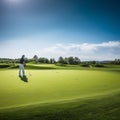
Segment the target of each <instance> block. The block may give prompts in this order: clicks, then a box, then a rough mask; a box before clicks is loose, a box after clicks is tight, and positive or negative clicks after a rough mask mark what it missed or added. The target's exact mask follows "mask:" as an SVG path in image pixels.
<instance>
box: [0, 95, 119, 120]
mask: <svg viewBox="0 0 120 120" xmlns="http://www.w3.org/2000/svg"><path fill="white" fill-rule="evenodd" d="M119 119H120V94H116V95H108V96H99V97H93V98H87V99H77V100H73V101H64V102H58V103H49V104H47V103H46V104H36V105H31V106H23V107H18V108H11V109H10V108H9V109H4V110H0V120H119Z"/></svg>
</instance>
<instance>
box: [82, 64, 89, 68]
mask: <svg viewBox="0 0 120 120" xmlns="http://www.w3.org/2000/svg"><path fill="white" fill-rule="evenodd" d="M81 66H82V67H90V65H89V64H82V65H81Z"/></svg>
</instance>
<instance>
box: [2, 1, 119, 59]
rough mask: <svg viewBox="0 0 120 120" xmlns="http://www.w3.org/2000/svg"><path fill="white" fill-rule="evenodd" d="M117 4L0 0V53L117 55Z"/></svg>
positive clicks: (86, 57) (28, 55)
mask: <svg viewBox="0 0 120 120" xmlns="http://www.w3.org/2000/svg"><path fill="white" fill-rule="evenodd" d="M119 4H120V1H119V0H1V1H0V57H12V58H16V57H21V55H22V54H25V55H26V56H27V57H32V56H33V55H34V54H37V55H38V56H42V57H55V58H58V57H59V56H64V57H65V56H78V57H80V58H81V59H82V60H106V59H109V60H111V59H115V58H120V55H119V52H120V47H119V46H120V15H119V13H120V7H119ZM73 46H74V47H73ZM83 48H84V49H83Z"/></svg>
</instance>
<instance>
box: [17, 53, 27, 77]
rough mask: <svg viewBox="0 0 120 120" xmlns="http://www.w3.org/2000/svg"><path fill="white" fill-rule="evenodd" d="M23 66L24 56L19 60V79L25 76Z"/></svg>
mask: <svg viewBox="0 0 120 120" xmlns="http://www.w3.org/2000/svg"><path fill="white" fill-rule="evenodd" d="M24 66H25V55H22V57H21V59H20V64H19V77H25V76H26V75H25V70H24Z"/></svg>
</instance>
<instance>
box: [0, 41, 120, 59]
mask: <svg viewBox="0 0 120 120" xmlns="http://www.w3.org/2000/svg"><path fill="white" fill-rule="evenodd" d="M28 43H29V44H28ZM22 54H25V55H26V57H28V58H32V57H33V56H34V55H35V54H36V55H38V56H39V57H47V58H55V59H58V58H59V57H60V56H63V57H69V56H77V57H79V58H80V59H81V60H114V59H115V58H119V59H120V41H108V42H101V43H80V44H75V43H69V44H65V43H64V44H61V43H59V44H51V45H44V46H43V44H42V43H41V42H35V41H34V40H31V41H30V40H29V42H28V40H26V41H23V42H21V41H20V40H19V41H11V42H10V41H9V42H6V43H4V44H2V45H1V47H0V57H9V58H19V57H21V55H22Z"/></svg>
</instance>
